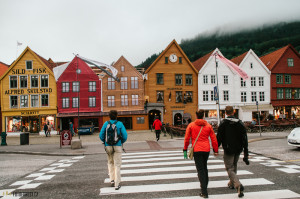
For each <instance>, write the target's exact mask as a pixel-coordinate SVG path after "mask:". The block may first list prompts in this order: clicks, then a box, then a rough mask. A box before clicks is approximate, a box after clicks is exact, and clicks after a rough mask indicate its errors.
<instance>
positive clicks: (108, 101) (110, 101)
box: [107, 96, 115, 107]
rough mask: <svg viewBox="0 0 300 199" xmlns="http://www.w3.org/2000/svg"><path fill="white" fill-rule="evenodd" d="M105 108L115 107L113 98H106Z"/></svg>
mask: <svg viewBox="0 0 300 199" xmlns="http://www.w3.org/2000/svg"><path fill="white" fill-rule="evenodd" d="M107 106H108V107H112V106H115V96H107Z"/></svg>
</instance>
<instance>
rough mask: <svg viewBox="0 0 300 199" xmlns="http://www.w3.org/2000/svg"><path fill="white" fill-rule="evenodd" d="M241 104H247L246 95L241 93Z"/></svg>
mask: <svg viewBox="0 0 300 199" xmlns="http://www.w3.org/2000/svg"><path fill="white" fill-rule="evenodd" d="M241 102H247V93H246V92H241Z"/></svg>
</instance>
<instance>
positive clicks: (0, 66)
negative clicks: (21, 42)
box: [0, 62, 9, 76]
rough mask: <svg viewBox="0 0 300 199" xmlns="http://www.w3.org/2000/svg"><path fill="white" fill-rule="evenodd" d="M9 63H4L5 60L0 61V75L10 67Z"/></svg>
mask: <svg viewBox="0 0 300 199" xmlns="http://www.w3.org/2000/svg"><path fill="white" fill-rule="evenodd" d="M8 67H9V66H8V65H7V64H5V63H3V62H0V76H2V75H3V74H4V73H5V72H6V71H7V69H8Z"/></svg>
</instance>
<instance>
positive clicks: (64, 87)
mask: <svg viewBox="0 0 300 199" xmlns="http://www.w3.org/2000/svg"><path fill="white" fill-rule="evenodd" d="M61 87H62V92H63V93H67V92H69V90H70V84H69V82H62V83H61Z"/></svg>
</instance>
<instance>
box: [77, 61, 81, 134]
mask: <svg viewBox="0 0 300 199" xmlns="http://www.w3.org/2000/svg"><path fill="white" fill-rule="evenodd" d="M77 59H78V58H77ZM80 73H81V70H80V69H79V68H78V60H77V70H76V78H77V82H78V92H77V99H78V104H77V107H78V109H77V110H78V112H77V113H78V125H77V132H78V128H79V104H80V103H79V91H80V83H79V80H78V75H79V74H80ZM78 138H79V139H80V133H79V132H78Z"/></svg>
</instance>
